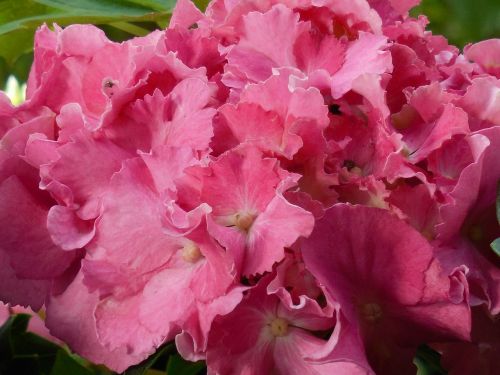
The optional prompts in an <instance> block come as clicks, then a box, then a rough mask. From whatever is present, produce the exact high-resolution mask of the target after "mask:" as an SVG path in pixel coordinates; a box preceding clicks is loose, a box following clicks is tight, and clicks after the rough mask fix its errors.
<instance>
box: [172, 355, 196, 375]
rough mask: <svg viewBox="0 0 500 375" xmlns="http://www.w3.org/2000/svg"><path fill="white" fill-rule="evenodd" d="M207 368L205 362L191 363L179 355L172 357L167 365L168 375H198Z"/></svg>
mask: <svg viewBox="0 0 500 375" xmlns="http://www.w3.org/2000/svg"><path fill="white" fill-rule="evenodd" d="M204 368H205V364H204V362H203V361H199V362H189V361H186V360H184V359H183V358H182V357H181V356H180V355H179V354H175V355H172V356H170V358H169V359H168V365H167V374H168V375H197V374H199V373H201V371H202V370H203V369H204Z"/></svg>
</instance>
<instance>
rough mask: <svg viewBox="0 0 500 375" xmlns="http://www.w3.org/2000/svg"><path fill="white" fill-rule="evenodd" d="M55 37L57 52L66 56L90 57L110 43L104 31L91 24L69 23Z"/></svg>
mask: <svg viewBox="0 0 500 375" xmlns="http://www.w3.org/2000/svg"><path fill="white" fill-rule="evenodd" d="M83 36H85V37H83ZM57 37H58V44H59V45H58V51H57V52H58V53H61V54H65V55H67V56H80V55H84V56H89V57H91V56H93V55H94V54H95V53H96V52H97V51H98V50H99V49H101V48H103V47H104V46H105V45H106V44H109V43H110V41H109V40H108V38H106V34H104V31H102V30H101V29H99V28H98V27H95V26H93V25H69V26H68V27H66V28H64V30H63V32H62V33H60V34H59V35H57Z"/></svg>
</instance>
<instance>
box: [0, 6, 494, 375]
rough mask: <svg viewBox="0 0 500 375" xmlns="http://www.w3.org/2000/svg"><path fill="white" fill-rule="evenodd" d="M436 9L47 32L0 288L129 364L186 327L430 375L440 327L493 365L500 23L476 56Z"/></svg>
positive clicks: (276, 355) (216, 364)
mask: <svg viewBox="0 0 500 375" xmlns="http://www.w3.org/2000/svg"><path fill="white" fill-rule="evenodd" d="M418 3H419V1H418V0H404V1H396V0H353V1H347V0H249V1H242V0H213V1H211V2H210V3H209V4H208V6H207V9H206V11H205V12H201V11H200V10H198V9H197V8H196V6H195V5H194V4H193V3H192V2H191V1H190V0H179V1H178V2H177V3H176V7H175V10H174V12H173V15H172V17H171V21H170V24H169V26H168V28H167V29H166V30H157V31H154V32H152V33H150V34H148V35H146V36H143V37H139V38H134V39H131V40H128V41H125V42H123V43H115V42H112V41H110V40H108V38H107V37H106V35H105V34H104V32H103V31H102V30H100V29H99V28H97V27H95V26H91V25H72V26H68V27H65V28H61V27H59V26H54V27H53V30H51V29H49V27H47V26H45V25H44V26H42V27H40V29H39V30H38V31H37V33H36V36H35V50H34V57H35V59H34V63H33V67H32V70H31V73H30V76H29V79H28V89H27V100H26V101H25V103H23V104H22V105H20V106H19V107H15V106H13V105H12V104H11V103H10V101H9V100H8V98H7V97H6V96H5V95H3V94H0V301H2V302H3V303H8V304H10V305H23V306H30V307H31V308H32V309H33V310H34V311H36V310H38V309H40V308H42V307H43V306H46V314H47V319H46V321H45V323H43V322H42V321H39V324H40V325H42V324H45V325H46V326H47V327H48V329H49V330H50V333H51V334H52V335H53V336H55V337H57V338H58V339H60V340H62V341H64V343H66V344H67V345H68V346H69V347H70V348H71V349H72V350H73V351H75V352H76V353H77V354H79V355H82V356H84V357H85V358H87V359H89V360H90V361H93V362H95V363H99V364H104V365H105V366H107V367H109V368H110V369H112V370H114V371H118V372H122V371H124V370H126V369H127V368H128V367H130V366H132V365H134V364H137V363H139V362H141V361H142V360H144V359H146V358H147V357H148V356H149V355H151V354H153V353H154V352H155V350H156V349H157V348H158V347H159V346H160V345H162V344H164V343H166V342H168V341H175V344H176V346H177V349H178V351H179V353H180V354H181V355H182V356H183V357H184V358H186V359H188V360H192V361H196V360H205V361H206V363H207V367H208V371H209V373H213V374H215V373H217V374H220V375H225V374H248V375H250V374H265V373H276V374H331V373H335V374H337V373H339V374H346V375H352V374H373V373H375V372H376V373H382V374H398V375H401V374H412V373H415V368H414V366H413V364H412V358H413V357H414V355H415V351H416V348H417V347H418V346H419V345H420V344H423V343H426V344H429V345H431V346H432V347H433V348H435V349H436V350H438V351H439V352H440V353H442V355H443V357H442V359H443V365H444V366H445V367H446V368H447V369H449V370H450V371H451V373H453V372H455V373H457V371H458V372H460V371H461V370H462V369H463V371H464V373H467V371H469V372H470V370H469V367H467V366H468V364H463V365H462V362H460V361H458V360H457V355H463V356H465V355H466V354H467V355H470V356H471V364H474V366H475V365H476V364H478V365H477V366H483V367H481V368H484V369H489V368H490V367H491V366H492V365H493V362H494V359H495V353H496V350H497V347H498V342H497V341H498V340H495V339H494V338H493V337H492V336H491V335H490V334H489V332H488V330H490V329H491V330H492V332H493V330H494V329H496V326H495V325H494V323H492V321H491V320H490V315H491V316H495V315H497V314H499V313H500V298H499V296H500V274H499V271H498V266H499V261H498V259H499V258H498V257H497V256H496V254H495V253H494V252H493V251H492V250H491V248H490V243H491V241H492V240H494V239H495V238H497V237H498V233H499V232H498V221H497V218H496V217H495V214H496V212H495V203H496V202H495V199H496V194H497V186H498V185H497V184H498V180H499V178H500V169H499V168H500V163H499V162H498V155H497V154H498V152H497V150H498V149H499V147H500V145H499V141H500V135H499V131H500V127H499V125H500V117H499V116H500V112H499V110H498V108H499V104H498V100H499V99H498V98H499V96H498V92H499V89H500V84H499V78H500V77H499V71H498V66H499V61H500V60H499V54H498V52H499V40H498V39H491V40H487V41H483V42H479V43H476V44H473V45H468V46H466V47H465V48H464V50H463V53H461V52H460V50H459V49H458V48H456V47H455V46H452V45H449V44H448V42H447V40H446V39H445V38H444V37H443V36H440V35H433V34H432V33H430V32H429V31H427V30H426V27H427V24H428V21H427V19H426V18H425V16H420V17H419V18H417V19H415V18H412V17H410V16H409V10H410V9H411V8H412V7H413V6H415V5H416V4H418ZM471 309H472V311H473V313H472V319H471V312H470V311H471ZM4 312H5V311H4ZM0 313H1V308H0ZM488 314H489V315H488ZM485 345H488V348H489V350H488V351H487V352H485V353H486V354H485V357H484V360H483V359H481V358H479V359H478V353H479V352H480V350H483V349H482V348H484V347H485ZM452 362H457V364H458V365H457V366H454V363H452ZM490 362H491V363H490ZM479 363H480V364H481V365H479ZM485 371H486V370H485Z"/></svg>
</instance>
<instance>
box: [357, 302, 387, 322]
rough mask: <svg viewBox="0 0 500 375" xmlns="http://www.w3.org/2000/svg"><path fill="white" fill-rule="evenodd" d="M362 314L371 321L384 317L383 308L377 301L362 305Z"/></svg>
mask: <svg viewBox="0 0 500 375" xmlns="http://www.w3.org/2000/svg"><path fill="white" fill-rule="evenodd" d="M361 316H362V317H363V318H364V319H365V320H366V321H368V322H370V323H375V322H376V321H378V320H380V318H382V308H381V307H380V305H378V304H376V303H365V304H364V305H362V306H361Z"/></svg>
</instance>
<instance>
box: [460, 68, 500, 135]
mask: <svg viewBox="0 0 500 375" xmlns="http://www.w3.org/2000/svg"><path fill="white" fill-rule="evenodd" d="M499 64H500V63H499ZM459 104H460V106H462V107H463V108H464V109H465V110H466V111H467V112H468V113H469V114H471V115H473V116H474V117H476V118H478V119H480V120H482V121H484V122H486V124H485V125H484V126H483V127H490V126H492V125H500V80H499V79H495V78H493V77H478V78H475V79H473V80H472V84H471V85H470V86H469V87H468V88H467V92H466V93H465V95H464V96H463V97H462V99H461V100H460V102H459Z"/></svg>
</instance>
